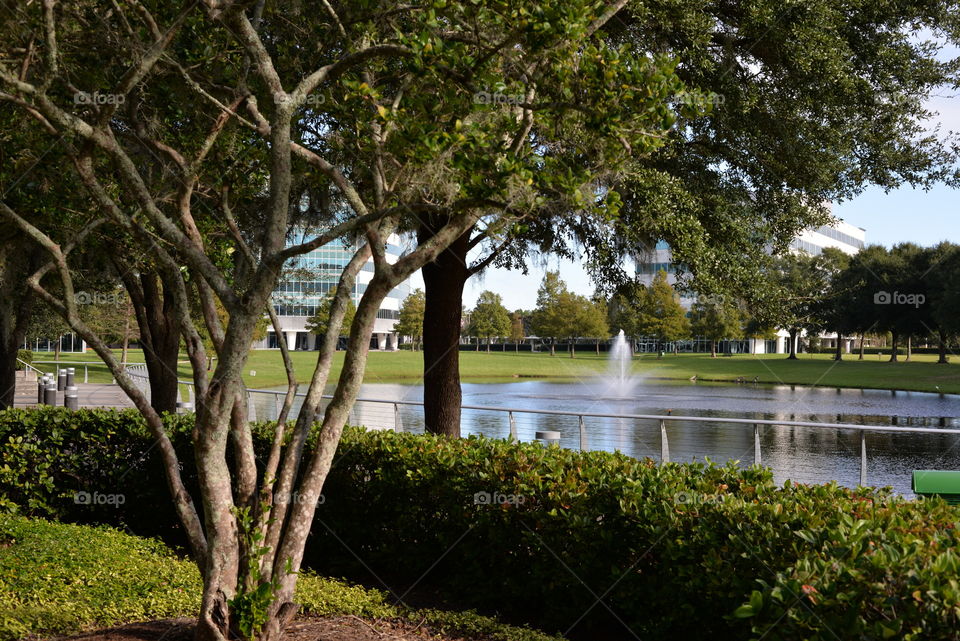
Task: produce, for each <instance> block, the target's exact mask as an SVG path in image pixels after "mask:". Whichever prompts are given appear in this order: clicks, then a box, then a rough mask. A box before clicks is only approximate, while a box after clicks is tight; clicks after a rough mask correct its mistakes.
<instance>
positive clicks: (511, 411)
mask: <svg viewBox="0 0 960 641" xmlns="http://www.w3.org/2000/svg"><path fill="white" fill-rule="evenodd" d="M128 374H130V375H131V377H132V378H134V380H136V381H139V383H138V384H139V385H140V386H141V389H144V390H145V391H147V390H148V389H149V379H148V377H147V375H146V368H145V366H137V367H132V368H129V369H128ZM180 384H181V385H184V386H186V387H187V389H188V393H189V399H190V400H189V405H188V407H191V408H192V407H193V402H194V398H193V383H192V382H190V381H180ZM178 396H179V395H178ZM285 396H286V391H282V390H264V389H248V390H247V399H248V407H249V418H250V420H252V421H255V420H276V418H277V416H278V415H279V413H280V408H281V407H282V405H283V399H284V397H285ZM305 396H306V394H303V393H300V392H298V393H297V394H296V398H297V399H301V398H303V397H305ZM271 397H272V402H271V400H270V399H271ZM323 398H324V399H327V400H329V399H330V398H332V397H331V396H324V397H323ZM258 399H259V400H258ZM178 400H179V398H178ZM364 406H367V407H366V408H365V409H364ZM401 407H420V408H422V407H423V403H422V402H420V401H406V400H390V399H378V398H358V399H357V400H356V402H355V403H354V410H353V411H352V412H351V417H350V420H351V423H352V424H362V425H364V426H366V427H368V428H371V429H393V430H396V431H404V424H403V418H402V415H401V411H400V410H401ZM371 408H376V409H374V410H371ZM461 409H463V410H469V411H475V412H487V413H493V414H499V415H501V416H505V418H506V421H507V424H508V426H509V437H510V438H511V439H513V440H519V435H518V427H517V417H518V416H525V415H538V416H554V417H567V418H571V419H575V420H576V425H577V428H578V448H579V449H580V450H588V449H590V444H589V434H588V428H587V419H593V420H594V421H595V420H596V419H619V420H630V421H643V422H651V423H653V424H656V425H659V428H660V429H659V432H660V433H659V440H660V443H659V445H660V460H661V462H665V463H666V462H670V441H669V437H668V434H667V425H668V424H669V423H671V422H674V423H681V422H686V421H692V422H698V423H707V424H717V425H719V424H722V425H745V426H751V427H752V428H753V462H754V463H757V464H760V463H761V462H762V451H761V444H760V442H761V441H760V433H761V427H798V428H806V429H816V430H846V431H852V432H855V433H858V434H859V446H860V447H859V450H860V451H859V455H860V485H864V486H865V485H867V438H866V437H867V433H868V432H877V433H892V434H899V433H918V434H941V435H949V436H951V437H960V430H956V429H943V428H931V427H901V426H894V425H856V424H852V423H819V422H810V421H796V420H776V419H757V418H733V417H715V416H682V415H675V414H614V413H605V412H570V411H564V410H544V409H527V408H519V407H498V406H489V405H461ZM298 410H299V406H298V405H297V404H296V403H295V404H294V407H293V408H292V411H291V417H294V416H296V414H297V411H298ZM408 431H409V430H408ZM538 433H543V434H559V433H558V432H538ZM556 438H557V437H552V438H551V437H550V436H546V437H545V438H542V439H537V440H541V441H546V442H557V441H556Z"/></svg>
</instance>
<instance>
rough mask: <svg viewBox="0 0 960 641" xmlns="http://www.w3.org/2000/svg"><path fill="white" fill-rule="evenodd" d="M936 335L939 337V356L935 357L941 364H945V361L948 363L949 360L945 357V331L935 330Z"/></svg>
mask: <svg viewBox="0 0 960 641" xmlns="http://www.w3.org/2000/svg"><path fill="white" fill-rule="evenodd" d="M937 335H938V337H939V339H940V345H939V346H940V356H939V358H937V363H938V364H941V365H943V364H945V363H949V362H950V361H949V360H948V359H947V333H946V332H944V331H943V330H942V329H941V330H939V331H938V332H937Z"/></svg>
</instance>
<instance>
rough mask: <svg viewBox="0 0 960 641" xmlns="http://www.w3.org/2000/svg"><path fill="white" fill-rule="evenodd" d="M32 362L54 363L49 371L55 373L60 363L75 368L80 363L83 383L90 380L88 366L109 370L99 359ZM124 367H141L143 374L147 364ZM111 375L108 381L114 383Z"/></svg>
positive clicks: (41, 363)
mask: <svg viewBox="0 0 960 641" xmlns="http://www.w3.org/2000/svg"><path fill="white" fill-rule="evenodd" d="M33 362H34V363H36V364H37V365H55V366H56V367H54V369H53V371H52V372H51V373H52V374H56V373H57V370H58V369H60V366H61V365H72V366H74V368H75V369H78V368H77V366H78V365H82V366H83V382H84V383H89V382H90V368H91V367H93V368H96V369H104V370H106V371H107V372H109V371H110V369H109V368H108V367H107V366H106V364H105V363H101V362H99V361H96V362H91V361H33ZM126 367H127V369H128V370H130V369H138V368H143V371H144V374H146V367H147V366H146V364H145V363H127V365H126ZM34 369H36V368H34ZM37 372H38V373H39V374H46V373H47V372H42V371H40V370H37ZM112 376H113V375H112V374H111V379H110V382H111V383H116V380H115V379H113V378H112Z"/></svg>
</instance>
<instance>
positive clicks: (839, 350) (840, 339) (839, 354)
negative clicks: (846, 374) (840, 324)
mask: <svg viewBox="0 0 960 641" xmlns="http://www.w3.org/2000/svg"><path fill="white" fill-rule="evenodd" d="M833 360H835V361H842V360H843V334H841V333H840V332H837V351H836V352H835V353H834V355H833Z"/></svg>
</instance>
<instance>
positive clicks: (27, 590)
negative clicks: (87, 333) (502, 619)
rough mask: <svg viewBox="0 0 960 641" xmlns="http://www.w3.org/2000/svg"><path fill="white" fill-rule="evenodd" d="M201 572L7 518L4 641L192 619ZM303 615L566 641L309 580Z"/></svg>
mask: <svg viewBox="0 0 960 641" xmlns="http://www.w3.org/2000/svg"><path fill="white" fill-rule="evenodd" d="M200 588H201V584H200V575H199V573H198V572H197V568H196V566H195V565H194V564H193V563H191V562H189V561H185V560H182V559H179V558H177V557H176V556H175V555H174V554H173V552H171V551H170V550H169V549H168V548H166V547H165V546H164V545H163V544H162V543H160V542H158V541H154V540H150V539H142V538H138V537H134V536H131V535H129V534H125V533H123V532H120V531H118V530H113V529H110V528H106V527H89V526H81V525H69V524H64V523H55V522H50V521H44V520H40V519H25V518H22V517H15V516H7V515H0V641H13V640H15V639H22V638H25V637H27V636H31V635H39V636H48V635H63V634H72V633H76V632H79V631H82V630H89V629H96V628H100V627H106V626H111V625H117V624H122V623H128V622H136V621H144V620H151V619H162V618H173V617H192V616H195V615H196V612H197V610H198V609H199V606H200ZM296 600H297V602H298V603H300V604H301V606H302V608H301V612H302V613H307V614H311V615H317V616H333V615H351V614H352V615H355V616H360V617H367V618H392V619H408V620H412V621H415V622H424V623H426V624H427V625H428V626H430V627H431V628H432V629H433V630H434V631H437V632H440V631H449V632H451V633H457V634H461V635H464V636H466V637H467V638H476V637H481V636H482V637H484V638H486V639H493V640H499V641H560V639H558V638H556V637H550V636H547V635H545V634H542V633H539V632H536V631H534V630H530V629H527V628H518V627H514V626H507V625H503V624H501V623H499V622H497V621H495V620H493V619H490V618H487V617H482V616H479V615H477V614H475V613H473V612H448V611H440V610H413V609H408V608H404V607H397V606H393V605H390V604H389V603H387V599H386V595H385V594H384V593H382V592H379V591H377V590H368V589H366V588H362V587H359V586H354V585H348V584H346V583H344V582H342V581H336V580H332V579H327V578H323V577H318V576H315V575H311V574H303V575H302V576H301V577H300V579H299V581H298V587H297V595H296Z"/></svg>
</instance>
